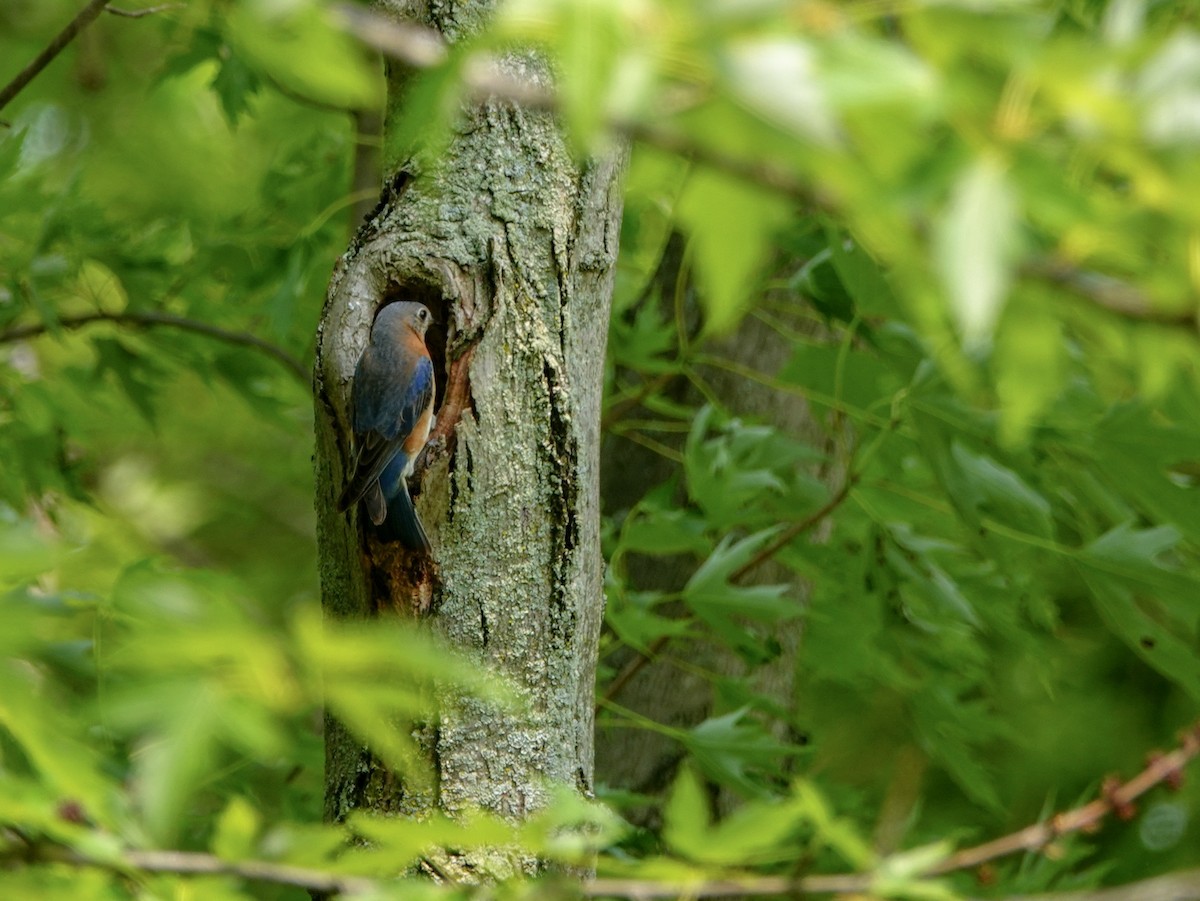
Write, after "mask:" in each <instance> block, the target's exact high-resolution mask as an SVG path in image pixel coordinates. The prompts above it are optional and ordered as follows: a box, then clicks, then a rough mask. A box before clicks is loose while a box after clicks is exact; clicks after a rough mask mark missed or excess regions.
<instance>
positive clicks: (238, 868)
mask: <svg viewBox="0 0 1200 901" xmlns="http://www.w3.org/2000/svg"><path fill="white" fill-rule="evenodd" d="M1197 755H1200V721H1198V722H1196V723H1193V724H1192V725H1191V726H1189V727H1188V728H1187V729H1186V730H1185V731H1184V732H1183V734H1182V735H1181V737H1180V744H1179V747H1177V748H1175V750H1173V751H1171V752H1170V753H1167V754H1157V753H1156V754H1151V755H1150V756H1149V762H1148V763H1147V765H1146V767H1145V769H1143V770H1142V771H1141V772H1140V773H1138V774H1137V775H1136V776H1134V777H1133V778H1132V779H1129V780H1128V781H1126V782H1120V781H1119V780H1116V779H1108V780H1105V783H1104V787H1103V788H1102V789H1101V796H1100V797H1099V798H1097V799H1096V800H1094V801H1091V802H1089V803H1087V804H1084V805H1083V806H1081V807H1076V808H1074V809H1073V810H1068V811H1064V812H1062V813H1058V814H1055V815H1054V816H1052V817H1051V818H1050V819H1049V820H1046V821H1045V822H1042V823H1035V824H1034V825H1032V826H1028V827H1026V828H1025V829H1021V830H1018V831H1017V832H1014V833H1012V834H1010V835H1006V836H1004V837H1002V838H998V839H994V840H992V841H989V842H984V843H983V844H980V845H976V846H974V847H972V848H964V849H963V850H961V851H958V852H956V853H954V854H951V855H950V856H949V857H946V858H945V859H943V860H942V861H941V862H940V863H936V864H934V865H933V866H931V867H929V868H928V869H926V870H925V871H923V872H921V873H917V874H914V878H930V877H936V876H944V875H946V874H948V873H952V872H956V871H960V870H968V869H972V868H974V867H977V866H979V865H981V864H984V863H987V862H988V861H992V860H996V859H997V858H1000V857H1006V856H1009V855H1012V854H1016V853H1019V852H1039V851H1043V850H1045V849H1046V848H1047V847H1049V846H1050V845H1051V844H1052V843H1053V842H1054V841H1055V840H1056V839H1058V838H1060V837H1061V836H1063V835H1066V834H1068V833H1071V832H1081V831H1088V830H1091V829H1093V828H1095V827H1097V826H1099V825H1100V824H1101V822H1102V821H1103V820H1105V819H1106V818H1107V817H1108V816H1109V815H1110V814H1115V815H1116V816H1117V817H1118V818H1120V819H1130V818H1131V817H1132V816H1133V815H1134V808H1133V804H1134V802H1135V801H1136V800H1137V799H1138V798H1140V797H1141V796H1142V795H1144V794H1146V792H1148V791H1150V790H1151V789H1152V788H1154V787H1156V786H1158V785H1160V784H1162V783H1166V784H1167V785H1168V786H1172V787H1177V786H1178V785H1179V782H1180V780H1181V779H1182V777H1183V770H1184V767H1186V766H1187V764H1188V763H1190V762H1191V761H1192V760H1193V759H1194V758H1195V757H1196V756H1197ZM0 862H3V863H9V864H20V863H25V864H31V863H63V864H69V865H72V866H77V867H95V868H98V869H104V870H109V871H111V872H114V873H121V874H128V873H129V872H130V871H140V872H143V873H172V874H177V875H219V876H234V877H237V878H240V879H245V880H248V881H252V882H265V883H272V884H275V885H290V886H295V887H297V888H302V889H308V890H310V891H313V892H324V893H328V894H335V895H336V894H366V893H369V892H377V891H378V890H379V889H380V888H381V886H382V885H383V882H382V881H380V880H374V879H368V878H365V877H361V876H347V875H342V874H338V873H332V872H328V871H325V870H316V869H311V868H307V867H295V866H291V865H288V864H278V863H272V862H270V861H263V860H240V861H228V860H222V859H221V858H219V857H216V856H214V855H211V854H201V853H194V852H189V851H127V852H125V853H124V854H122V855H121V856H119V857H117V858H115V859H109V858H105V859H104V860H97V859H95V858H92V857H88V856H87V855H85V854H81V853H79V852H78V851H74V850H72V849H70V848H64V847H62V846H61V845H57V844H52V843H48V842H38V841H35V840H29V839H25V838H22V839H21V843H20V844H19V845H18V846H16V847H10V848H9V849H6V850H5V851H4V852H3V853H0ZM876 880H877V876H876V874H874V873H834V874H830V875H816V876H803V877H800V878H798V879H797V878H793V877H789V876H754V875H747V876H745V877H743V878H738V877H737V876H731V877H726V878H722V879H714V880H708V881H704V882H664V881H661V880H653V879H604V878H601V879H588V880H585V881H584V882H583V884H582V885H581V886H580V891H581V893H582V895H583V896H584V897H587V898H595V897H604V896H615V897H621V898H634V899H653V898H675V897H689V898H711V897H718V896H723V895H741V896H746V897H754V896H763V895H805V894H852V893H862V892H869V891H870V890H871V888H872V886H873V885H875V883H876ZM1005 901H1200V869H1196V870H1182V871H1180V872H1178V873H1171V874H1168V875H1166V876H1158V877H1155V878H1153V879H1147V880H1143V881H1141V882H1135V883H1131V884H1129V885H1124V886H1116V887H1111V888H1102V889H1085V890H1081V891H1071V892H1058V893H1047V894H1038V895H1023V896H1014V897H1010V898H1008V899H1005Z"/></svg>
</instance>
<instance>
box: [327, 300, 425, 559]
mask: <svg viewBox="0 0 1200 901" xmlns="http://www.w3.org/2000/svg"><path fill="white" fill-rule="evenodd" d="M432 319H433V317H432V316H431V315H430V313H429V310H428V309H426V308H425V307H424V306H422V305H421V304H419V303H412V302H409V301H403V302H399V303H392V304H388V305H387V306H386V307H384V308H383V309H382V310H381V311H380V312H379V315H378V316H376V317H375V323H374V325H372V326H371V339H370V341H368V342H367V347H366V350H364V351H363V354H362V356H361V357H359V360H358V366H357V367H355V370H354V385H353V387H352V388H351V389H350V411H351V415H352V418H353V422H352V426H353V428H354V443H355V444H356V445H357V448H358V450H357V453H356V455H355V458H354V465H353V466H352V467H351V476H350V482H349V483H348V484H347V485H346V490H345V491H343V492H342V496H341V499H340V500H339V501H338V511H339V512H341V511H343V510H345V509H346V508H347V507H349V506H350V505H351V504H353V503H355V502H356V501H359V500H362V501H363V502H364V503H365V504H366V509H367V514H368V515H369V516H370V517H371V522H372V523H374V524H375V525H376V526H377V527H378V528H379V533H380V535H381V537H383V538H384V539H385V540H387V541H399V542H400V543H401V544H403V545H404V546H405V547H407V548H411V549H413V550H417V549H421V550H423V551H425V553H427V554H428V553H429V551H430V547H429V539H428V538H427V537H426V535H425V529H424V528H422V526H421V520H420V519H418V518H417V511H416V510H415V509H414V508H413V502H412V497H411V496H410V495H409V493H408V482H407V479H408V476H409V475H411V474H412V469H413V464H414V463H415V462H416V459H417V455H418V454H419V453H420V452H421V449H422V448H423V447H424V446H425V441H426V439H428V437H429V427H430V425H431V424H432V422H433V362H432V361H431V360H430V359H429V350H428V348H426V347H425V330H426V329H427V328H429V323H430V321H431V320H432Z"/></svg>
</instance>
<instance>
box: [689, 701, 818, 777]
mask: <svg viewBox="0 0 1200 901" xmlns="http://www.w3.org/2000/svg"><path fill="white" fill-rule="evenodd" d="M681 740H682V741H683V743H684V745H685V747H687V749H688V751H689V753H690V754H691V756H692V759H693V760H694V761H695V762H696V765H697V766H699V767H700V768H701V769H702V770H703V771H704V773H705V775H707V776H708V777H709V778H710V779H712V780H713V781H715V782H716V783H718V784H719V785H725V786H728V787H729V788H732V789H734V790H735V791H737V792H738V793H739V794H741V795H743V796H746V797H752V798H753V797H762V796H763V795H764V794H766V789H765V785H766V782H767V780H768V779H771V778H779V776H780V775H781V774H782V772H783V768H784V766H785V765H786V762H787V759H788V758H789V757H791V756H794V755H796V754H798V753H800V749H799V748H797V747H796V746H794V745H786V744H783V743H782V742H780V741H778V740H777V739H776V738H774V737H773V736H772V735H771V734H770V733H769V732H768V731H767V730H766V728H765V727H764V726H763V724H762V723H760V722H759V721H758V720H757V719H755V718H754V717H752V716H750V714H749V711H748V710H747V709H746V708H741V709H740V710H735V711H733V712H732V713H727V714H725V715H724V716H715V717H709V718H708V719H706V720H705V721H704V722H703V723H701V724H700V725H698V726H696V727H695V728H693V729H691V730H689V731H688V732H686V733H684V735H683V736H682V737H681Z"/></svg>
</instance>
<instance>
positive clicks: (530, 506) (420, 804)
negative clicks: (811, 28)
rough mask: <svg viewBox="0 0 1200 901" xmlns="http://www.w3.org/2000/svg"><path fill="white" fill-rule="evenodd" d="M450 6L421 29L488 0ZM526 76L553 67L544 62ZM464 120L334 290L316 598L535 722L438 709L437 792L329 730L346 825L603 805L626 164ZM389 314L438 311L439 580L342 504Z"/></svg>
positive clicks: (432, 338)
mask: <svg viewBox="0 0 1200 901" xmlns="http://www.w3.org/2000/svg"><path fill="white" fill-rule="evenodd" d="M436 8H437V10H438V14H437V15H434V14H433V13H431V12H429V11H425V12H423V13H422V12H420V11H416V12H412V11H411V10H410V11H409V13H408V14H410V15H412V16H413V17H414V18H417V19H418V20H419V21H421V22H422V23H423V24H427V25H432V26H434V27H439V28H441V30H442V31H443V33H444V34H446V36H447V38H448V39H451V40H453V39H454V38H456V37H458V36H459V35H460V34H461V33H463V32H465V31H469V30H470V29H471V28H472V27H474V24H473V23H478V22H480V21H482V18H483V17H484V16H485V15H486V13H487V10H488V4H487V3H483V2H478V0H474V2H458V3H448V4H438V5H437V7H436ZM511 64H512V65H513V66H514V67H515V68H518V69H520V70H521V71H522V72H523V73H525V74H526V75H528V74H529V73H531V72H538V71H540V70H541V67H540V65H539V64H538V62H537V61H536V60H534V59H532V58H529V57H520V58H516V57H514V58H513V59H512V60H511ZM403 87H404V74H403V73H400V72H391V73H389V92H390V99H389V105H393V104H394V102H395V98H396V96H397V94H399V92H400V91H401V90H402V89H403ZM393 108H394V106H393ZM464 119H465V121H464V122H463V123H462V124H461V125H460V127H459V128H458V129H457V131H456V133H455V136H454V138H453V140H452V141H451V143H450V145H449V147H448V149H447V151H446V152H445V153H444V155H443V157H442V158H441V159H440V160H439V161H438V162H437V165H436V166H432V167H429V171H427V172H422V173H420V174H419V175H417V176H415V177H410V176H409V175H408V174H406V173H405V172H404V171H403V167H393V171H392V173H391V174H390V175H389V176H388V187H387V188H386V189H385V190H384V196H383V200H382V202H381V204H380V206H379V208H378V209H377V210H376V213H375V215H374V216H373V217H372V218H371V219H370V220H369V221H368V223H367V224H366V225H365V226H364V227H363V229H362V230H361V231H360V232H359V234H358V235H357V236H356V238H355V240H354V241H353V242H352V245H351V247H350V249H349V250H348V251H347V253H346V254H345V256H344V257H343V258H342V259H341V261H340V262H339V264H338V266H337V268H336V271H335V273H334V276H333V279H332V282H331V284H330V287H329V292H328V295H327V299H326V303H325V309H324V312H323V314H322V318H321V324H320V327H319V335H318V346H317V361H316V368H315V394H316V441H317V445H316V458H315V466H316V476H317V514H318V541H319V550H320V573H321V585H322V603H323V605H324V609H325V610H326V614H327V615H328V616H332V617H368V616H373V615H381V612H384V611H391V610H398V611H400V613H401V614H402V615H421V616H424V617H425V618H427V619H428V620H430V621H432V624H433V627H434V628H435V629H436V630H438V631H440V632H441V633H442V634H443V635H445V636H447V637H448V638H449V639H450V641H451V642H452V643H453V644H454V645H455V646H457V647H458V648H460V649H463V650H464V651H467V652H469V653H470V654H473V655H474V656H475V657H476V658H477V659H478V660H479V661H480V663H481V665H483V666H488V667H494V668H496V669H498V670H500V671H502V672H503V673H505V674H507V675H508V676H509V677H510V678H511V680H512V681H513V682H514V683H515V684H516V686H517V688H518V691H519V693H520V695H521V696H522V700H523V702H524V712H523V713H521V714H519V715H514V714H511V713H504V714H501V713H499V712H497V711H496V710H494V709H491V708H489V707H487V706H485V705H483V704H472V703H470V702H468V703H466V704H463V703H458V704H456V705H454V710H455V711H456V712H454V713H450V712H448V710H445V711H443V713H442V715H441V716H440V718H439V719H438V720H437V722H436V723H435V724H433V725H431V726H430V727H429V729H428V730H427V734H426V735H425V747H426V750H427V752H428V755H429V759H430V762H431V764H432V766H433V767H434V770H435V773H436V779H435V781H434V783H433V784H432V785H424V786H423V785H415V784H406V783H405V781H404V779H403V778H398V777H397V776H395V775H394V774H390V773H388V772H387V771H386V769H385V768H383V767H382V766H381V765H380V764H379V763H378V762H377V761H376V760H375V759H374V758H373V757H372V756H371V755H370V753H369V752H368V751H367V749H366V748H364V747H363V746H362V744H361V742H359V741H358V740H357V739H355V738H354V736H352V735H350V734H348V733H347V732H346V730H345V729H343V728H342V727H341V726H340V725H339V724H337V723H336V722H332V721H330V722H328V723H327V732H326V777H325V778H326V799H325V813H326V816H327V818H328V819H331V820H339V819H341V818H343V817H344V816H345V815H346V814H347V813H348V812H349V811H350V810H351V809H354V808H370V809H373V810H376V811H385V812H402V813H409V814H420V813H422V812H425V811H428V810H431V809H434V808H438V809H441V810H444V811H447V812H450V813H454V812H456V811H460V810H463V809H466V808H472V807H482V808H484V809H488V810H491V811H494V812H498V813H500V814H503V815H509V816H513V817H519V816H521V815H523V814H525V813H526V812H527V811H530V810H533V809H536V808H537V807H538V806H540V805H541V804H542V803H543V801H544V793H545V789H546V787H547V785H548V784H550V783H557V784H564V783H565V784H568V785H570V786H573V787H574V788H576V789H577V790H578V791H580V792H582V793H585V794H587V793H590V792H591V789H592V759H593V739H592V729H593V714H592V710H593V678H594V667H595V657H596V644H597V640H598V633H599V626H600V619H601V614H602V609H603V595H602V580H601V556H600V544H599V516H600V511H599V490H598V470H599V418H600V399H601V391H602V387H603V368H604V349H605V338H606V335H607V324H608V314H609V300H610V294H611V288H612V277H613V266H614V263H615V259H616V253H617V239H618V234H619V221H620V213H621V198H620V193H619V189H618V184H617V176H618V173H619V169H620V166H621V162H622V159H621V155H620V154H614V155H612V156H611V157H609V158H606V159H602V160H597V161H592V162H591V163H589V164H588V165H586V166H585V167H582V168H581V167H579V166H577V165H576V164H575V163H574V162H573V161H572V159H571V157H570V155H569V153H568V151H567V148H566V146H565V144H564V142H563V139H562V136H561V135H560V133H559V131H558V129H557V126H556V123H555V122H554V120H553V117H552V116H550V115H549V114H547V113H544V112H533V111H528V110H523V109H520V108H516V107H514V106H512V105H511V104H506V103H499V102H488V103H484V104H482V105H479V106H477V107H474V108H472V109H470V110H467V111H466V112H465V113H464ZM393 122H394V117H389V123H388V125H389V126H391V125H392V124H393ZM392 298H404V299H410V300H418V301H421V302H423V303H425V304H426V305H427V306H429V307H430V309H431V310H432V312H433V314H434V319H435V321H436V322H437V323H440V324H441V328H440V329H437V330H435V329H431V330H430V335H429V340H428V344H429V347H430V353H431V355H432V356H433V358H434V363H435V372H436V373H437V379H438V399H437V403H438V405H439V413H438V416H439V423H438V426H437V428H436V429H435V435H441V438H439V440H438V441H435V442H434V443H433V444H432V445H431V447H430V448H429V450H428V453H427V459H426V465H425V466H423V467H422V466H418V471H417V476H416V478H415V480H414V484H413V488H414V494H417V497H416V502H417V509H418V512H419V515H420V516H421V519H422V521H423V522H424V524H425V527H426V530H427V531H428V532H429V534H430V538H431V540H432V542H433V546H434V558H435V560H436V564H429V563H427V562H423V561H422V560H420V559H418V558H416V557H414V556H412V555H410V554H408V553H406V552H404V551H403V550H402V549H398V547H397V546H392V545H380V544H379V543H378V542H376V541H375V540H374V538H373V537H372V534H371V532H370V528H369V526H368V527H364V525H363V522H362V520H361V519H360V517H359V515H358V513H357V512H354V511H352V512H351V513H350V514H338V513H337V511H336V509H335V506H334V504H335V501H336V499H337V496H338V492H339V491H340V489H341V487H342V485H343V483H344V479H345V477H346V471H347V467H348V465H349V455H348V436H349V433H350V430H349V427H348V418H347V401H348V398H349V391H350V382H351V377H352V375H353V372H354V366H355V364H356V362H357V359H358V356H359V354H360V353H361V351H362V348H363V346H364V345H365V343H366V338H367V333H368V328H369V326H370V323H371V321H372V318H373V315H374V313H375V312H376V310H377V309H378V308H379V307H380V306H381V305H382V304H383V303H384V302H386V301H387V300H390V299H392ZM447 383H452V384H451V387H450V388H449V390H447ZM460 402H461V403H462V408H461V418H459V419H458V420H457V423H453V422H452V420H453V419H454V412H455V408H456V407H457V406H458V404H459V403H460ZM449 426H453V430H452V431H451V432H450V434H445V433H446V432H447V430H448V427H449ZM418 492H419V493H418Z"/></svg>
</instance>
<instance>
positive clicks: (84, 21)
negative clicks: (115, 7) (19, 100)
mask: <svg viewBox="0 0 1200 901" xmlns="http://www.w3.org/2000/svg"><path fill="white" fill-rule="evenodd" d="M107 5H108V0H91V2H90V3H88V5H87V6H85V7H84V8H83V9H81V10H80V11H79V15H77V16H76V17H75V18H74V19H72V20H71V21H70V22H69V23H68V24H67V27H66V28H64V29H63V30H62V31H60V32H59V33H58V34H56V35H55V36H54V39H53V40H51V41H50V43H49V44H47V45H46V48H45V49H44V50H43V51H42V52H41V53H39V54H38V55H37V56H35V57H34V58H33V61H32V62H31V63H29V65H27V66H26V67H25V68H24V69H22V70H21V71H20V72H18V73H17V75H16V77H15V78H14V79H13V80H12V81H10V82H9V83H8V84H6V85H5V86H4V88H3V89H0V109H4V107H6V106H8V104H9V102H10V101H11V100H12V99H13V98H14V97H16V96H17V95H18V94H20V93H21V91H22V90H24V89H25V86H26V85H27V84H29V82H31V81H33V79H34V78H36V77H37V75H38V73H39V72H41V71H42V70H43V69H44V68H46V66H48V65H50V63H51V62H52V61H53V60H54V57H56V56H58V55H59V54H60V53H62V52H63V50H64V49H65V48H66V46H67V45H68V44H70V43H71V41H73V40H75V38H76V37H77V36H78V35H79V32H81V31H83V29H85V28H87V27H88V26H89V25H91V24H92V22H94V21H96V19H98V18H99V17H100V13H102V12H104V7H105V6H107Z"/></svg>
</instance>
